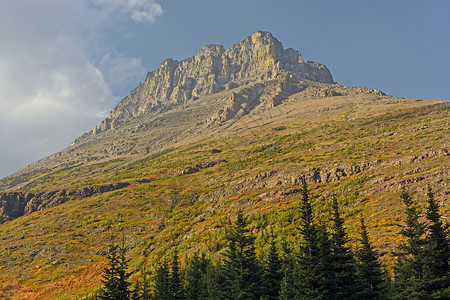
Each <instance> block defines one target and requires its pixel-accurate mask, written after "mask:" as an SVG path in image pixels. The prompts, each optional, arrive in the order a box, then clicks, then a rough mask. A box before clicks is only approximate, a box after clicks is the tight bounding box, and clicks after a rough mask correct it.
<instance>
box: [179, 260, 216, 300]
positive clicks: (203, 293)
mask: <svg viewBox="0 0 450 300" xmlns="http://www.w3.org/2000/svg"><path fill="white" fill-rule="evenodd" d="M210 264H211V263H210V260H209V259H207V258H206V257H205V256H204V255H201V256H198V254H197V253H195V254H194V257H193V258H192V259H191V260H190V261H189V263H188V266H187V269H186V272H185V281H186V287H185V293H186V299H188V300H195V299H208V298H209V293H208V268H209V266H210Z"/></svg>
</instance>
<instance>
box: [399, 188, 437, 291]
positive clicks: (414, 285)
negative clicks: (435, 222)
mask: <svg viewBox="0 0 450 300" xmlns="http://www.w3.org/2000/svg"><path fill="white" fill-rule="evenodd" d="M400 197H401V199H402V200H403V203H404V205H405V212H406V227H405V228H403V229H402V230H401V231H400V233H401V234H402V235H403V236H404V237H405V238H406V241H405V243H403V244H401V245H400V246H399V249H400V252H399V253H397V255H398V259H397V264H396V266H395V281H394V285H393V287H394V295H393V297H394V299H429V297H430V295H429V294H428V293H427V292H426V291H425V290H424V289H423V287H424V282H423V267H424V263H425V261H424V260H425V250H424V246H425V243H426V241H425V238H424V235H425V224H424V223H423V222H421V221H420V211H419V209H418V207H417V204H416V203H415V202H414V201H413V199H412V197H411V195H410V194H409V192H407V191H403V192H402V193H401V194H400Z"/></svg>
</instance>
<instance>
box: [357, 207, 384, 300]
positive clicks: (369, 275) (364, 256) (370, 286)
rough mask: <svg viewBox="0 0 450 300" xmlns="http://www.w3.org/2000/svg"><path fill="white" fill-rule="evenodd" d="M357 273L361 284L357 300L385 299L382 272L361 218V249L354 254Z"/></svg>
mask: <svg viewBox="0 0 450 300" xmlns="http://www.w3.org/2000/svg"><path fill="white" fill-rule="evenodd" d="M356 257H357V259H358V264H357V271H358V275H359V279H360V282H361V286H360V290H359V292H358V298H359V299H386V294H387V293H386V292H387V291H386V285H385V280H384V272H383V270H382V267H381V263H380V261H379V259H378V254H377V252H376V251H375V250H374V249H373V248H372V246H371V244H370V240H369V234H368V233H367V228H366V226H365V225H364V218H363V217H362V216H361V247H360V248H359V249H358V251H357V252H356Z"/></svg>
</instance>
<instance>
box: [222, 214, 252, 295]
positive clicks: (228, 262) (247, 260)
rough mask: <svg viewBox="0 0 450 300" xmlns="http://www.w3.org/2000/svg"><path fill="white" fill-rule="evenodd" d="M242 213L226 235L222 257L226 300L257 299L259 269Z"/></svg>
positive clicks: (250, 236)
mask: <svg viewBox="0 0 450 300" xmlns="http://www.w3.org/2000/svg"><path fill="white" fill-rule="evenodd" d="M246 226H247V222H246V219H245V218H244V217H243V215H242V213H239V214H238V217H237V220H236V223H235V224H234V226H233V227H232V228H231V230H230V231H229V233H228V235H227V239H228V248H227V249H226V251H225V253H224V256H225V259H224V265H223V271H224V276H225V281H226V282H225V284H226V286H227V289H229V293H226V294H225V296H226V297H227V299H235V300H238V299H242V300H244V299H245V300H249V299H259V298H260V295H261V292H260V290H261V289H260V288H261V268H260V266H259V264H258V261H257V259H256V254H255V247H254V237H253V236H252V235H250V234H249V232H248V230H247V229H246Z"/></svg>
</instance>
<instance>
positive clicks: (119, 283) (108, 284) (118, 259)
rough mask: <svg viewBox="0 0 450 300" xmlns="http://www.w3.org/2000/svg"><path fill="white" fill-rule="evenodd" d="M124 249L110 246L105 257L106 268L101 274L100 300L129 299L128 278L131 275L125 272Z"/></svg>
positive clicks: (126, 261) (126, 264)
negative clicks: (106, 261) (106, 260)
mask: <svg viewBox="0 0 450 300" xmlns="http://www.w3.org/2000/svg"><path fill="white" fill-rule="evenodd" d="M125 253H126V248H125V246H124V245H122V246H120V247H119V246H118V245H111V246H110V248H109V254H108V256H107V259H108V266H107V267H106V268H105V270H104V274H103V279H102V283H103V288H102V295H101V296H100V299H107V300H124V299H129V297H130V290H129V286H130V283H129V282H128V278H129V277H130V275H131V273H128V272H127V268H128V262H129V261H128V260H127V259H126V257H125Z"/></svg>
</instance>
